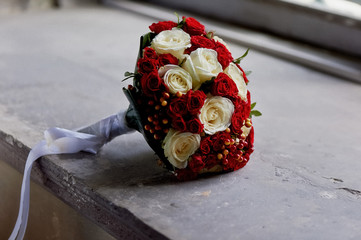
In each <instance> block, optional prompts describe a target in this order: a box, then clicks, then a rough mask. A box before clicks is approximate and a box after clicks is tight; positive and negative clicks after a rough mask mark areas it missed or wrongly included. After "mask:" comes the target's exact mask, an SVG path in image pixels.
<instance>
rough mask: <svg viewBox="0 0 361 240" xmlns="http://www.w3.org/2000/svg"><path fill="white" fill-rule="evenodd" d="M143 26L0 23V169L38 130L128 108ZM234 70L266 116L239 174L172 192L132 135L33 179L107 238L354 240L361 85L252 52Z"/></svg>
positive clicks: (21, 153) (77, 15) (94, 16)
mask: <svg viewBox="0 0 361 240" xmlns="http://www.w3.org/2000/svg"><path fill="white" fill-rule="evenodd" d="M153 21H154V20H153V19H149V18H145V17H141V16H139V15H135V14H130V13H126V12H122V11H115V10H110V9H102V8H97V9H92V8H91V9H73V10H71V9H70V10H69V9H68V10H62V11H54V12H43V13H41V14H40V13H39V14H32V13H29V14H26V15H23V16H21V17H17V18H3V19H1V21H0V72H1V81H0V116H1V117H0V150H1V154H2V159H4V160H5V161H6V162H8V163H9V164H10V165H12V166H13V167H15V168H16V169H18V170H20V171H22V169H23V166H24V161H25V158H26V155H27V153H28V151H29V147H31V146H33V145H34V144H35V143H36V142H37V141H39V140H41V138H42V132H43V131H44V130H45V129H46V128H48V127H52V126H59V127H64V128H69V129H73V128H78V127H80V126H84V125H87V124H90V123H92V122H95V121H97V120H99V119H101V118H103V117H106V116H108V115H110V114H113V113H115V112H117V111H118V110H120V109H125V108H126V107H127V105H128V103H127V101H126V99H125V97H124V96H123V94H122V91H121V88H122V87H123V86H126V85H127V84H128V82H122V81H121V80H122V76H123V73H124V72H125V71H128V70H132V69H133V68H134V64H135V59H136V56H137V50H138V39H139V36H140V35H142V34H143V33H145V32H146V31H147V27H148V25H149V24H150V23H151V22H153ZM230 47H231V49H232V52H233V55H234V56H240V55H241V54H242V53H243V52H244V50H245V49H246V48H245V47H242V46H236V45H232V44H230ZM242 64H243V66H244V68H245V69H246V70H252V71H253V73H252V75H251V76H250V81H251V82H250V84H249V89H250V90H251V92H252V98H253V101H256V102H257V103H258V104H257V107H258V109H259V110H261V111H262V113H263V116H262V117H261V118H256V119H254V125H255V129H256V139H255V141H256V143H255V144H256V151H255V152H254V154H253V155H252V159H251V161H250V162H249V164H248V165H247V166H246V167H245V168H244V169H241V170H240V171H237V172H234V173H228V174H222V175H215V176H211V177H207V178H202V179H199V180H196V181H191V182H182V183H180V182H176V181H174V179H173V178H172V177H171V175H170V174H168V173H167V172H166V171H165V170H163V169H161V168H160V167H158V166H157V165H156V159H157V158H156V156H155V155H154V153H153V152H152V151H151V149H150V148H149V147H148V146H147V145H146V142H145V141H144V139H143V138H142V136H141V135H140V134H138V133H133V134H131V135H128V136H121V137H118V138H117V139H115V140H114V141H113V142H111V143H109V144H108V145H106V146H105V147H104V148H103V149H102V151H101V152H100V153H99V154H98V155H95V156H94V155H90V154H86V153H79V154H70V155H61V156H50V157H47V158H42V159H41V160H40V161H38V163H37V164H36V165H35V168H34V170H33V179H34V180H36V181H37V182H38V183H39V184H41V185H43V186H45V187H46V188H48V189H50V190H51V191H53V192H54V194H55V195H57V196H58V197H59V198H61V199H63V200H64V201H65V202H67V203H68V204H69V205H71V206H72V207H74V208H75V209H77V210H78V211H79V212H81V213H83V214H84V215H85V216H87V217H89V218H90V219H92V220H93V221H95V222H97V223H98V224H99V225H100V226H102V227H103V228H104V229H105V230H107V231H108V232H110V233H111V234H113V235H114V236H115V237H117V238H127V239H129V238H135V239H137V238H140V239H147V238H155V239H162V238H171V239H271V238H274V239H359V237H360V236H361V229H360V228H359V226H360V225H361V209H360V208H359V205H360V201H361V186H360V182H361V175H360V174H359V169H360V168H361V162H360V161H359V156H360V154H361V146H360V144H359V139H360V138H361V127H360V125H359V121H360V119H361V112H360V111H359V109H360V105H361V94H360V93H361V86H360V85H359V84H356V83H351V82H347V81H343V79H338V78H336V77H333V76H330V75H325V74H322V73H319V72H315V71H313V70H310V69H307V68H304V67H300V66H298V65H295V64H292V63H289V62H286V61H283V60H279V59H277V58H273V57H270V56H267V55H264V54H261V53H259V52H257V51H251V52H250V54H249V56H248V57H247V58H246V59H245V60H243V62H242ZM14 187H18V188H20V185H19V186H14ZM30 211H36V209H30Z"/></svg>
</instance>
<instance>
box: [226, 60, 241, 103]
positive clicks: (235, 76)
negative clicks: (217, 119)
mask: <svg viewBox="0 0 361 240" xmlns="http://www.w3.org/2000/svg"><path fill="white" fill-rule="evenodd" d="M224 73H225V74H227V75H228V76H229V77H230V78H231V79H232V80H233V82H234V83H235V84H236V85H237V88H238V96H240V97H241V98H242V100H244V101H247V85H246V82H245V81H244V78H243V73H242V71H241V70H239V68H238V67H237V66H236V64H234V63H230V64H229V66H228V67H227V68H226V69H224Z"/></svg>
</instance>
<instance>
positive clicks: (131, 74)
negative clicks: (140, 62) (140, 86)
mask: <svg viewBox="0 0 361 240" xmlns="http://www.w3.org/2000/svg"><path fill="white" fill-rule="evenodd" d="M131 76H134V73H132V72H128V71H127V72H125V73H124V77H131Z"/></svg>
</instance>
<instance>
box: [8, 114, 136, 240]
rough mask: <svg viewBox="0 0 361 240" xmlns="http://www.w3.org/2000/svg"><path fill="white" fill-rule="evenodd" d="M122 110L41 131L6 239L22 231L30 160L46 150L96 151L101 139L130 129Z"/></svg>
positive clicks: (31, 153) (25, 214)
mask: <svg viewBox="0 0 361 240" xmlns="http://www.w3.org/2000/svg"><path fill="white" fill-rule="evenodd" d="M125 114H126V111H122V112H120V113H118V114H115V115H112V116H110V117H108V118H105V119H103V120H101V121H99V122H97V123H95V124H93V125H91V126H89V127H85V128H82V129H79V130H78V131H70V130H66V129H62V128H50V129H48V130H46V131H45V132H44V137H45V140H42V141H40V142H39V143H38V144H36V145H35V147H34V148H33V149H32V150H31V151H30V153H29V156H28V158H27V160H26V164H25V169H24V177H23V182H22V186H21V198H20V207H19V214H18V218H17V220H16V224H15V227H14V229H13V232H12V234H11V236H10V237H9V240H15V239H16V240H20V239H23V238H24V235H25V231H26V225H27V223H28V215H29V200H30V174H31V168H32V166H33V163H34V162H35V161H36V160H37V159H38V158H40V157H42V156H45V155H50V154H62V153H76V152H80V151H86V152H90V153H93V154H96V153H97V151H98V150H99V149H100V148H101V147H102V146H103V145H104V144H105V143H107V142H109V141H111V140H112V139H113V138H115V137H116V136H119V135H121V134H125V133H128V132H131V131H134V130H133V129H131V128H129V127H128V126H127V124H126V120H125Z"/></svg>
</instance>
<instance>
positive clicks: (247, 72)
mask: <svg viewBox="0 0 361 240" xmlns="http://www.w3.org/2000/svg"><path fill="white" fill-rule="evenodd" d="M244 73H245V74H246V76H247V77H248V76H249V75H251V73H252V71H245V72H244Z"/></svg>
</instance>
